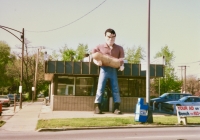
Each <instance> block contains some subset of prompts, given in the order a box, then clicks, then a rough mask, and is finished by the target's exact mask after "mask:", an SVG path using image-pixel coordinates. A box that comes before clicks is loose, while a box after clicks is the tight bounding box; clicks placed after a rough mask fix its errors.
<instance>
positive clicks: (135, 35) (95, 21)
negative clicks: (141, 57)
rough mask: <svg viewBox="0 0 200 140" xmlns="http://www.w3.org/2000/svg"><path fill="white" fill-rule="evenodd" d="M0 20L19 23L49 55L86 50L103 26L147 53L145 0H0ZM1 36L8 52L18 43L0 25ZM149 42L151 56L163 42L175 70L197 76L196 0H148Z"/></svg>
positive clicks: (199, 10)
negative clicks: (82, 46) (65, 49)
mask: <svg viewBox="0 0 200 140" xmlns="http://www.w3.org/2000/svg"><path fill="white" fill-rule="evenodd" d="M0 25H2V26H7V27H10V28H13V29H16V30H19V31H22V28H24V29H25V38H27V39H28V40H29V41H30V42H31V43H30V44H29V45H30V46H32V47H39V46H45V48H46V49H45V50H42V51H47V53H49V54H51V52H52V50H57V51H58V50H59V49H60V48H62V47H64V46H65V45H67V46H68V47H69V48H74V49H76V48H77V46H78V44H79V43H82V44H87V45H88V47H89V49H90V50H91V49H92V48H93V47H95V46H96V45H98V44H101V43H104V31H105V30H106V29H107V28H113V29H115V31H116V34H117V37H116V44H119V45H123V47H124V48H125V49H126V48H127V47H129V48H130V47H138V46H141V47H142V48H144V50H145V51H146V52H147V43H148V42H147V27H148V0H0ZM13 33H15V34H16V35H17V36H20V34H19V33H17V32H13ZM0 40H2V41H6V42H7V43H8V44H9V45H10V47H11V48H12V51H17V49H16V46H20V45H21V44H20V42H19V40H17V39H16V38H15V37H14V36H13V35H11V34H10V33H8V32H6V31H5V30H2V29H0ZM150 42H151V44H150V57H151V59H153V57H154V56H155V54H156V53H157V52H159V51H161V48H162V47H164V46H166V45H167V46H168V47H169V49H170V51H173V52H174V55H175V57H176V58H175V61H174V67H175V71H176V73H177V75H178V76H181V70H180V67H179V66H187V67H186V73H187V75H194V76H196V77H198V78H200V65H199V64H200V0H151V41H150ZM34 49H35V48H34ZM18 50H19V49H18ZM33 51H35V50H33ZM182 72H183V71H182Z"/></svg>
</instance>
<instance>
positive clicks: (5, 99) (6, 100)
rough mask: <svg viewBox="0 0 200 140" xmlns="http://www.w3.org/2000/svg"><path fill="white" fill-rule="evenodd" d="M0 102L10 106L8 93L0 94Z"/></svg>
mask: <svg viewBox="0 0 200 140" xmlns="http://www.w3.org/2000/svg"><path fill="white" fill-rule="evenodd" d="M0 102H1V104H2V105H3V106H7V107H9V106H10V100H9V97H8V95H0Z"/></svg>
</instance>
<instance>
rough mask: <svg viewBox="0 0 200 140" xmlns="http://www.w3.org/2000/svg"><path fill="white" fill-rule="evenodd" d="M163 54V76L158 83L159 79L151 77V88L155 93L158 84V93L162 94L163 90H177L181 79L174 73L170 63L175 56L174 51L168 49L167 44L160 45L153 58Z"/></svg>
mask: <svg viewBox="0 0 200 140" xmlns="http://www.w3.org/2000/svg"><path fill="white" fill-rule="evenodd" d="M163 56H165V64H166V65H165V71H164V77H163V78H160V79H159V80H160V85H159V80H158V78H157V79H153V82H152V83H151V90H152V91H155V92H156V93H158V92H159V86H160V93H161V94H163V93H165V92H179V91H180V87H181V85H182V81H180V80H179V79H178V77H177V76H176V74H175V73H174V67H173V65H172V63H173V61H174V59H175V56H174V52H173V51H170V50H169V48H168V46H165V47H162V48H161V51H160V52H158V53H156V55H155V57H154V58H158V57H163Z"/></svg>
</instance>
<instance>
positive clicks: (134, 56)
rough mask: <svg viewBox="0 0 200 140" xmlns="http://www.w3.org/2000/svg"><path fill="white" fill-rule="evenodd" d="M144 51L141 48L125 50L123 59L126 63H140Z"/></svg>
mask: <svg viewBox="0 0 200 140" xmlns="http://www.w3.org/2000/svg"><path fill="white" fill-rule="evenodd" d="M144 57H145V55H144V50H143V48H142V47H140V46H139V47H138V48H136V49H135V48H126V50H125V59H126V60H127V61H128V63H140V62H141V60H142V59H144Z"/></svg>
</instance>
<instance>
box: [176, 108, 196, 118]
mask: <svg viewBox="0 0 200 140" xmlns="http://www.w3.org/2000/svg"><path fill="white" fill-rule="evenodd" d="M176 110H177V115H178V116H200V106H176Z"/></svg>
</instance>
